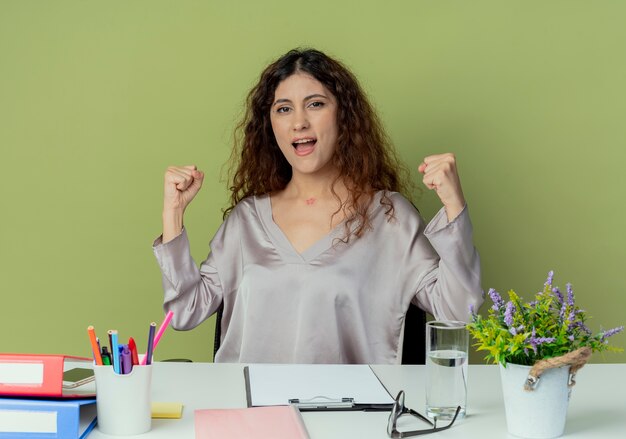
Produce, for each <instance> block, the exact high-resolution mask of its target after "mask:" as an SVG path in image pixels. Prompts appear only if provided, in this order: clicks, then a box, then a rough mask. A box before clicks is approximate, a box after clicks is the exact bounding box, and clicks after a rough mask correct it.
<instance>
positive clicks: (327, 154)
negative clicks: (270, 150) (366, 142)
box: [270, 72, 337, 175]
mask: <svg viewBox="0 0 626 439" xmlns="http://www.w3.org/2000/svg"><path fill="white" fill-rule="evenodd" d="M270 119H271V122H272V129H273V130H274V136H275V137H276V142H277V143H278V146H279V147H280V150H281V151H282V153H283V154H284V156H285V158H286V159H287V161H288V162H289V164H290V165H291V167H292V169H293V174H294V175H296V174H298V173H301V174H315V173H319V174H322V173H325V172H327V171H332V170H333V169H332V167H333V165H332V157H333V155H334V154H335V150H336V149H337V101H336V99H335V97H334V96H333V95H332V94H331V93H330V92H329V91H328V90H327V89H326V87H324V86H323V85H322V83H321V82H319V81H318V80H317V79H315V78H313V77H312V76H311V75H308V74H306V73H301V72H300V73H295V74H293V75H291V76H289V77H288V78H287V79H285V80H283V81H282V82H281V83H280V84H278V87H276V92H275V94H274V102H273V103H272V107H271V108H270Z"/></svg>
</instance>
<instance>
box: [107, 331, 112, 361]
mask: <svg viewBox="0 0 626 439" xmlns="http://www.w3.org/2000/svg"><path fill="white" fill-rule="evenodd" d="M107 333H108V334H109V352H110V353H111V355H113V339H112V338H111V334H112V332H111V331H107Z"/></svg>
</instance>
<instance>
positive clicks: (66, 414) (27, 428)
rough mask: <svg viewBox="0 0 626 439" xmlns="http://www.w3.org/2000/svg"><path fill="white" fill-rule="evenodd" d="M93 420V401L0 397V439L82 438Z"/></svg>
mask: <svg viewBox="0 0 626 439" xmlns="http://www.w3.org/2000/svg"><path fill="white" fill-rule="evenodd" d="M96 421H97V419H96V400H95V398H90V399H69V400H68V399H18V398H0V438H15V439H17V438H32V439H83V438H85V437H87V435H88V434H89V433H90V432H91V430H93V428H94V427H95V425H96Z"/></svg>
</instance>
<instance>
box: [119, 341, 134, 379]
mask: <svg viewBox="0 0 626 439" xmlns="http://www.w3.org/2000/svg"><path fill="white" fill-rule="evenodd" d="M120 349H121V351H122V355H121V357H122V373H123V374H124V375H126V374H128V373H130V372H131V371H132V370H133V360H132V359H131V355H130V349H128V345H122V346H120Z"/></svg>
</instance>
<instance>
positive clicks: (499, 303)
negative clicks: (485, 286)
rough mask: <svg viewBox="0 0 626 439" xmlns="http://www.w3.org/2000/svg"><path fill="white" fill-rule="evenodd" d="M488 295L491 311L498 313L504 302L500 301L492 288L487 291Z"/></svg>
mask: <svg viewBox="0 0 626 439" xmlns="http://www.w3.org/2000/svg"><path fill="white" fill-rule="evenodd" d="M488 294H489V297H491V300H492V301H493V306H492V307H491V309H493V310H494V311H499V310H500V307H501V306H502V305H504V300H502V297H500V294H499V293H498V292H497V291H496V290H494V289H493V288H490V289H489V292H488Z"/></svg>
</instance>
